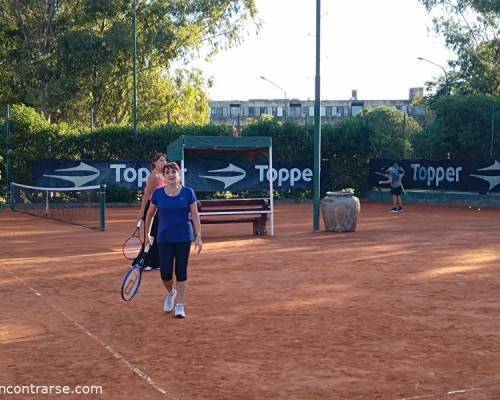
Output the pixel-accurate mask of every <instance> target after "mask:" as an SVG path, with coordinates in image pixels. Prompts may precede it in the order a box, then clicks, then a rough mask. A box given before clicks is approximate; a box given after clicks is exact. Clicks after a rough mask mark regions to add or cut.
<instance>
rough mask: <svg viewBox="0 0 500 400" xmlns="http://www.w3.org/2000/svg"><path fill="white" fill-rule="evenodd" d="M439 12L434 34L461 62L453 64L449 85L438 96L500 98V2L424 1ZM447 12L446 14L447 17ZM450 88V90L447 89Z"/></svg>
mask: <svg viewBox="0 0 500 400" xmlns="http://www.w3.org/2000/svg"><path fill="white" fill-rule="evenodd" d="M420 1H421V2H422V3H423V4H424V5H425V6H426V8H427V10H429V12H432V11H436V12H437V14H436V15H437V16H436V17H434V18H433V24H434V30H435V32H436V33H438V34H440V35H442V36H443V37H444V40H445V44H446V46H447V47H448V48H449V49H450V50H452V51H453V52H454V53H455V54H456V56H457V58H456V59H455V60H451V61H450V62H449V66H450V67H451V71H450V72H449V73H448V82H446V81H445V80H440V81H439V82H434V83H431V86H440V88H439V90H438V92H437V94H444V93H450V92H451V93H454V94H489V95H493V96H498V95H500V64H499V60H500V40H499V35H500V28H499V27H500V2H499V1H498V0H460V1H456V0H453V1H449V0H420ZM443 10H444V12H445V13H444V14H443ZM447 84H448V85H449V86H450V87H449V88H446V87H445V86H446V85H447Z"/></svg>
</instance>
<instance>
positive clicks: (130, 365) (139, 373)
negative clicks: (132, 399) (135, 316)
mask: <svg viewBox="0 0 500 400" xmlns="http://www.w3.org/2000/svg"><path fill="white" fill-rule="evenodd" d="M1 267H2V269H3V270H4V271H5V272H7V273H8V274H9V275H11V276H12V277H14V279H16V280H17V281H18V282H20V283H21V284H23V285H24V286H25V287H27V288H28V289H29V290H30V291H31V292H32V293H33V294H34V295H35V296H37V297H38V298H40V299H41V300H42V301H43V302H44V303H45V304H47V305H48V306H50V307H51V308H52V309H54V310H55V311H57V312H58V313H59V314H61V315H62V316H63V317H64V318H66V319H67V320H68V321H69V322H71V323H72V324H73V325H75V326H76V327H77V328H78V329H80V330H81V331H82V332H83V333H85V334H86V335H87V336H89V337H90V338H92V339H94V340H95V341H96V342H97V343H99V344H100V345H101V346H102V347H104V348H105V349H106V350H107V351H108V352H109V353H110V354H111V355H112V356H113V357H114V358H116V359H117V360H119V361H121V362H123V363H124V364H125V365H126V366H127V368H128V369H130V370H131V371H132V372H133V373H134V374H136V375H137V376H138V377H139V378H141V379H142V380H144V381H146V383H148V384H149V385H151V386H152V387H153V388H155V389H156V390H157V391H158V392H160V393H161V394H162V395H164V396H170V398H171V399H173V400H177V397H175V396H174V395H173V393H172V392H169V391H168V390H167V389H165V388H163V387H161V386H160V385H159V384H158V383H156V382H155V381H154V380H153V379H151V377H150V376H149V375H148V374H146V373H145V372H144V371H142V370H141V369H140V368H139V367H137V366H135V365H134V364H133V363H131V362H130V361H128V360H127V359H126V358H125V357H123V356H122V355H121V354H120V353H118V352H117V351H116V350H114V349H113V348H112V347H111V346H108V345H107V344H106V343H105V342H104V341H103V340H101V339H100V338H99V337H97V336H96V335H94V334H93V333H92V332H90V331H89V330H88V329H87V328H85V326H83V325H82V324H80V323H79V322H77V321H75V320H74V319H72V318H71V317H70V316H69V315H68V314H66V313H65V312H64V311H63V310H62V309H61V308H59V307H58V306H56V305H55V304H52V303H51V302H50V301H48V300H47V299H46V298H45V297H44V296H43V295H42V294H41V293H40V292H38V291H36V290H35V289H33V288H32V287H31V286H29V285H28V284H27V283H26V282H24V281H23V280H22V279H21V278H19V277H18V276H17V275H16V274H14V273H13V272H11V271H8V270H7V269H5V267H4V266H1Z"/></svg>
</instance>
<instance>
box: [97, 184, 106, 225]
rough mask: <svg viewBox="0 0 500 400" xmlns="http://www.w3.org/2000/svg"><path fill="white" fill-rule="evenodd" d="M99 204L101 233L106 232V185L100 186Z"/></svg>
mask: <svg viewBox="0 0 500 400" xmlns="http://www.w3.org/2000/svg"><path fill="white" fill-rule="evenodd" d="M99 203H100V208H101V231H102V232H104V231H105V230H106V185H101V187H100V189H99Z"/></svg>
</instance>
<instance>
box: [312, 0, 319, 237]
mask: <svg viewBox="0 0 500 400" xmlns="http://www.w3.org/2000/svg"><path fill="white" fill-rule="evenodd" d="M320 39H321V0H316V77H315V82H314V83H315V85H314V137H313V146H314V175H313V181H314V200H313V231H314V232H318V231H319V209H320V190H321V179H320V177H321V115H320V109H321V108H320V99H321V96H320V87H321V85H320V69H321V64H320V60H321V57H320V51H321V43H320Z"/></svg>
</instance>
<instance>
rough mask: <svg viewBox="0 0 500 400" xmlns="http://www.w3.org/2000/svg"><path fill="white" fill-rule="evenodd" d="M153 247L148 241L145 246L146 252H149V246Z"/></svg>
mask: <svg viewBox="0 0 500 400" xmlns="http://www.w3.org/2000/svg"><path fill="white" fill-rule="evenodd" d="M150 247H151V245H150V244H149V242H148V243H146V245H145V246H144V253H147V252H148V251H149V248H150Z"/></svg>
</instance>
